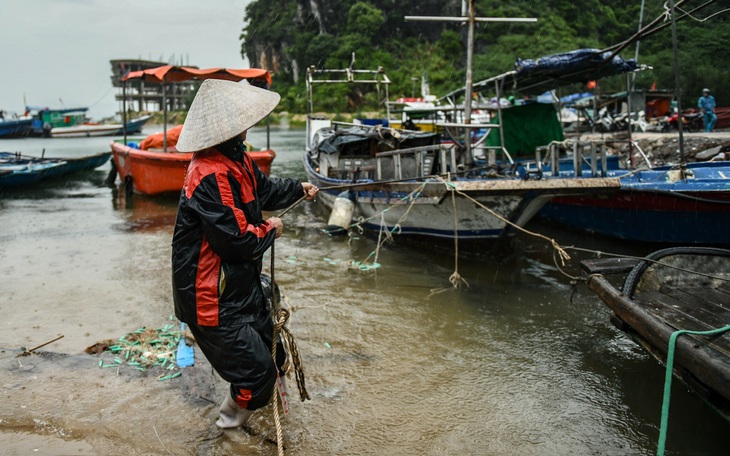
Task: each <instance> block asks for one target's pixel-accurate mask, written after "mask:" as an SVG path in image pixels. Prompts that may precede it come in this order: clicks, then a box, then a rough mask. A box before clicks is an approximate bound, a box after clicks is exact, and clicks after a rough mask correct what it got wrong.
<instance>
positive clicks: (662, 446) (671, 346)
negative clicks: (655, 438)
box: [656, 325, 730, 456]
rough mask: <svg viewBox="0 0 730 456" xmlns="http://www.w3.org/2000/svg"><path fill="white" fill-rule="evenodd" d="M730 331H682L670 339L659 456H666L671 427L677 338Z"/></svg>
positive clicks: (658, 449)
mask: <svg viewBox="0 0 730 456" xmlns="http://www.w3.org/2000/svg"><path fill="white" fill-rule="evenodd" d="M726 331H730V325H728V326H724V327H722V328H717V329H712V330H709V331H690V330H687V329H682V330H679V331H675V332H673V333H672V335H671V336H670V337H669V347H668V350H667V363H666V367H667V368H666V372H665V373H664V395H663V398H662V417H661V425H660V428H659V442H658V443H657V450H656V454H657V456H664V449H665V445H666V442H667V428H668V425H669V403H670V400H671V396H672V375H673V374H672V373H673V371H674V349H675V347H676V345H677V338H678V337H679V336H681V335H682V334H694V335H697V336H712V335H715V334H722V333H724V332H726Z"/></svg>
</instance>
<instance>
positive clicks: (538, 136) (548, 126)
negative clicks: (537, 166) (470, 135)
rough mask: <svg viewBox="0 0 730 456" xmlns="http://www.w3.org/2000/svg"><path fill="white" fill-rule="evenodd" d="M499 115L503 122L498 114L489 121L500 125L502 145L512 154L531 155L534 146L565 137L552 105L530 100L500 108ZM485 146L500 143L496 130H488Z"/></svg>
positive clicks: (516, 155) (533, 153)
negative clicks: (524, 103)
mask: <svg viewBox="0 0 730 456" xmlns="http://www.w3.org/2000/svg"><path fill="white" fill-rule="evenodd" d="M502 117H504V123H502V119H500V118H499V115H497V114H495V117H494V118H493V119H492V121H491V123H497V124H501V125H502V126H503V129H504V146H505V148H506V149H507V152H509V153H510V155H512V156H513V157H524V156H530V157H533V156H534V155H535V148H537V147H539V146H545V145H547V144H550V143H551V142H552V141H563V140H565V133H564V132H563V128H562V127H561V126H560V121H558V116H557V113H556V112H555V106H553V105H552V104H544V103H531V104H526V105H522V106H515V107H512V108H508V109H503V110H502ZM486 145H487V146H499V145H500V139H499V131H497V130H496V129H493V130H491V131H490V133H489V136H487V140H486Z"/></svg>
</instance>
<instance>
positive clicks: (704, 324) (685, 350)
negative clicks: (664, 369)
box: [581, 257, 730, 419]
mask: <svg viewBox="0 0 730 456" xmlns="http://www.w3.org/2000/svg"><path fill="white" fill-rule="evenodd" d="M703 260H704V257H700V258H699V259H698V258H695V259H694V263H693V265H697V264H701V262H702V261H703ZM719 261H721V262H724V263H725V265H724V266H725V267H723V268H720V269H716V270H715V271H714V272H713V273H712V275H714V276H715V277H718V276H719V277H726V276H724V275H723V272H722V270H724V271H725V272H727V271H728V268H729V267H730V257H725V258H724V259H723V260H719ZM641 263H642V262H640V261H637V260H627V259H618V260H617V259H611V260H590V261H584V262H582V263H581V266H582V268H583V270H584V271H585V272H587V273H588V274H590V275H589V277H588V279H587V284H588V286H589V288H591V290H593V291H594V292H595V293H596V294H597V295H598V296H599V297H600V298H601V300H603V301H604V302H605V303H606V305H607V306H608V307H609V308H610V309H611V310H612V311H613V315H612V317H611V321H612V322H613V323H614V325H616V326H617V327H618V328H619V329H621V330H622V331H624V332H626V333H627V334H628V335H630V336H631V337H632V338H633V339H634V340H635V341H636V342H638V343H639V344H641V345H642V346H643V347H644V348H645V349H646V350H647V351H648V352H649V353H650V354H651V355H652V356H653V357H654V358H655V359H656V360H657V361H659V362H660V363H662V364H665V363H666V357H667V351H668V345H669V338H670V337H671V335H672V333H674V332H675V331H679V330H689V331H710V330H714V329H718V328H722V327H725V326H727V325H730V282H728V281H727V280H717V279H713V278H707V277H706V276H702V275H700V276H697V277H696V279H695V280H694V281H693V282H692V283H687V282H683V281H676V282H675V281H673V280H672V279H671V278H670V280H664V279H666V275H662V274H660V273H658V272H657V271H654V270H653V266H647V265H646V264H645V265H644V270H642V271H638V272H637V268H638V267H640V266H641ZM691 267H692V266H690V268H691ZM690 268H688V269H690ZM630 269H631V270H632V271H631V273H630V274H629V276H628V277H627V279H626V283H625V284H624V289H623V290H620V289H618V288H617V287H615V286H614V285H612V283H611V281H609V280H608V279H607V278H606V277H605V276H604V275H605V274H616V273H622V272H623V273H625V272H628V271H629V270H630ZM644 275H645V276H646V277H643V276H644ZM638 280H642V281H644V283H643V284H642V287H643V288H646V289H642V290H641V291H635V292H634V287H635V286H636V284H637V282H638ZM632 281H633V283H632ZM652 281H653V283H652ZM674 376H675V378H678V379H679V380H680V381H682V382H683V383H684V384H685V385H686V386H687V387H688V388H689V389H690V390H691V391H693V392H694V393H696V394H697V395H698V396H700V397H701V398H703V399H704V400H705V401H707V402H708V403H709V404H710V405H711V406H713V407H714V408H715V409H717V410H718V412H720V413H721V414H722V415H724V416H725V417H726V418H729V419H730V332H725V333H721V334H718V335H714V336H701V335H692V334H683V335H681V336H680V337H679V338H678V339H677V343H676V349H675V362H674Z"/></svg>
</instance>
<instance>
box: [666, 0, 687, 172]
mask: <svg viewBox="0 0 730 456" xmlns="http://www.w3.org/2000/svg"><path fill="white" fill-rule="evenodd" d="M669 14H670V15H671V16H672V50H673V52H674V96H675V98H677V128H678V129H679V162H680V163H684V131H683V129H682V86H681V81H680V78H679V55H678V53H679V51H678V47H677V21H676V17H675V9H674V0H669Z"/></svg>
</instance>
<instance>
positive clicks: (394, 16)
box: [241, 0, 730, 113]
mask: <svg viewBox="0 0 730 456" xmlns="http://www.w3.org/2000/svg"><path fill="white" fill-rule="evenodd" d="M604 3H606V4H604ZM662 3H663V2H646V10H645V13H644V24H645V25H646V24H647V23H648V22H649V21H651V20H653V19H654V18H656V17H658V16H659V14H661V13H662V11H663V6H662ZM701 3H704V2H700V1H699V0H689V1H688V2H687V3H686V4H685V5H684V8H683V9H685V10H688V9H690V8H692V7H696V6H698V5H699V4H701ZM715 3H717V4H716V5H712V6H710V7H708V8H706V9H704V10H702V11H701V12H698V13H696V14H694V15H693V16H694V19H685V20H683V21H681V22H679V25H678V36H679V43H680V69H681V75H682V87H683V95H684V96H683V104H684V106H687V107H690V106H694V105H695V104H696V101H697V98H698V97H699V95H700V92H701V89H702V88H703V87H710V88H711V89H712V90H713V92H714V93H715V97H716V99H717V100H718V104H720V105H721V106H727V105H730V78H728V77H727V76H726V74H725V72H726V71H727V68H729V67H730V65H728V63H730V58H729V57H728V53H727V51H726V49H725V47H726V46H727V43H728V42H730V14H728V13H726V14H719V15H717V16H715V17H713V18H711V19H710V20H708V21H706V22H700V21H698V20H696V19H701V18H704V17H707V16H708V15H710V14H712V13H714V12H718V11H720V10H721V9H722V7H721V6H720V5H719V3H720V2H715ZM640 4H641V2H639V1H636V0H614V1H612V2H602V1H601V0H583V1H582V2H575V1H573V0H543V1H534V0H529V1H528V0H492V1H487V0H477V1H476V5H477V15H478V16H492V17H536V18H538V22H537V23H534V24H505V23H503V24H500V23H490V24H484V23H482V24H479V25H478V26H477V33H476V41H475V55H474V65H473V71H474V80H475V81H479V80H481V79H485V78H488V77H491V76H494V75H497V74H501V73H504V72H507V71H509V70H511V69H513V68H514V63H515V61H516V60H517V58H538V57H541V56H543V55H547V54H553V53H558V52H567V51H571V50H574V49H578V48H605V47H607V46H610V45H613V44H616V43H619V42H621V41H623V40H626V39H628V38H630V37H631V36H632V35H633V34H634V33H635V32H636V30H637V28H638V26H639V24H638V18H639V9H640ZM460 5H461V2H460V1H457V0H450V1H446V2H444V1H443V0H420V1H419V2H393V1H389V0H369V1H364V0H361V1H356V2H354V3H353V2H351V1H343V0H309V1H307V2H302V1H297V0H254V1H252V2H251V3H249V4H248V6H247V7H246V15H245V20H246V25H245V27H244V29H243V33H242V34H241V40H242V50H241V52H242V54H243V55H245V56H246V57H247V58H248V60H249V62H251V65H252V66H255V67H263V68H267V69H269V70H271V71H272V72H273V73H274V88H275V90H277V91H278V92H279V93H281V94H282V98H283V99H282V102H281V104H280V106H279V109H280V110H281V111H288V112H292V113H303V112H305V111H306V91H305V85H304V74H305V69H306V68H307V67H308V66H315V67H319V68H344V67H347V66H348V65H349V64H350V59H351V55H352V53H353V52H355V53H356V59H357V61H356V63H355V68H359V69H374V68H377V67H379V66H381V67H383V68H384V69H385V71H386V73H387V74H388V76H389V77H390V79H391V81H392V84H391V86H390V89H389V91H390V97H391V99H395V98H397V97H400V96H411V95H412V94H413V92H414V81H413V79H412V78H419V79H420V78H421V77H422V76H423V75H427V77H428V81H429V84H430V88H431V93H432V94H434V95H437V96H438V95H440V94H443V93H446V92H448V91H450V90H453V89H457V88H459V87H462V86H463V85H464V78H465V63H466V62H465V61H466V52H465V46H466V28H465V27H462V26H460V25H459V24H457V23H454V22H447V23H444V22H412V21H405V20H404V16H407V15H413V16H459V15H460V8H461V6H460ZM635 49H636V45H635V44H632V45H631V46H629V47H627V48H626V49H625V50H624V51H623V52H622V56H623V57H624V58H633V56H634V52H635ZM639 62H640V63H643V64H647V65H650V66H652V67H653V68H654V69H653V70H652V71H646V72H643V73H641V74H640V75H639V76H638V77H637V88H639V89H641V88H643V89H649V88H650V87H651V86H652V84H653V83H656V87H657V88H659V89H662V88H664V89H673V88H674V72H673V67H672V62H673V59H672V45H671V28H670V27H667V28H666V29H664V30H662V31H660V32H658V33H656V34H654V35H653V36H651V37H649V38H646V39H645V40H643V41H642V42H641V47H640V56H639ZM600 84H601V88H602V90H604V91H617V90H624V88H625V79H624V78H620V77H616V78H609V79H606V80H603V81H601V83H600ZM574 89H575V90H576V91H579V90H585V87H584V86H577V87H574ZM317 95H318V96H317V100H318V104H317V106H316V109H318V110H322V111H329V112H347V113H355V112H357V111H360V110H363V109H366V110H375V109H377V106H376V103H377V101H376V97H375V96H374V95H373V94H368V93H363V92H362V88H361V87H357V86H354V85H353V86H344V85H343V86H327V87H318V88H317ZM415 95H416V96H419V95H420V84H416V89H415Z"/></svg>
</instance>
